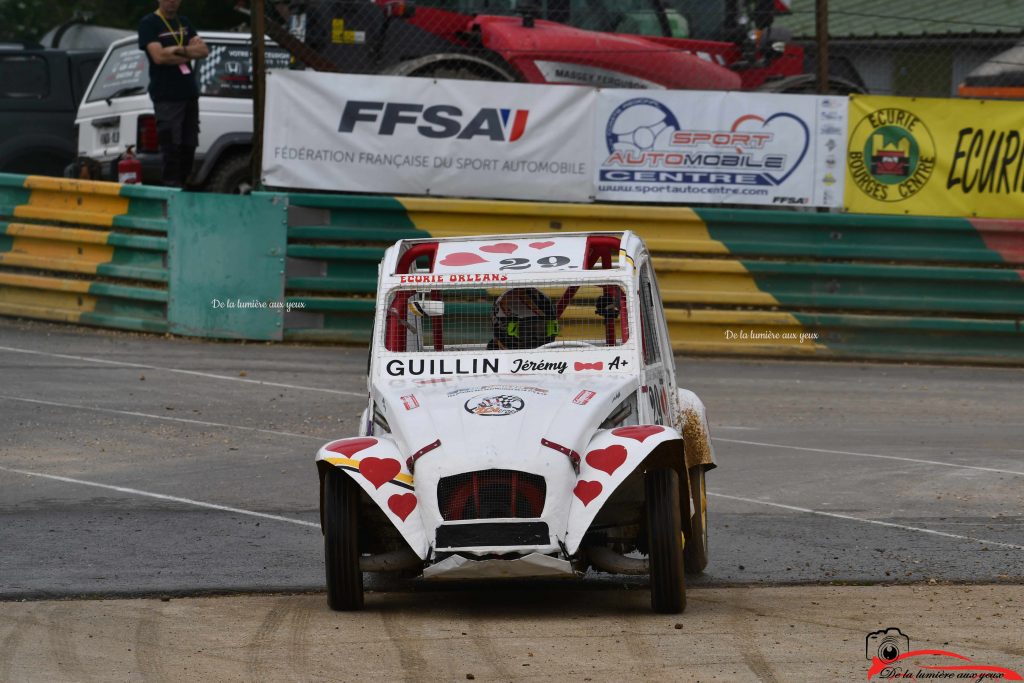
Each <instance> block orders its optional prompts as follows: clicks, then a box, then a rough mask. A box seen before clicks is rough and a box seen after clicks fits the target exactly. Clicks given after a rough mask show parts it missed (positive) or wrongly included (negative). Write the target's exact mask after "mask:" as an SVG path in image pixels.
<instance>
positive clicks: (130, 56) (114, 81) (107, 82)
mask: <svg viewBox="0 0 1024 683" xmlns="http://www.w3.org/2000/svg"><path fill="white" fill-rule="evenodd" d="M208 43H209V46H210V54H209V56H208V57H207V58H206V59H204V60H203V61H201V62H198V63H197V68H196V71H197V73H198V75H199V94H200V95H202V96H204V97H250V98H251V97H252V80H251V78H252V53H251V52H250V50H249V45H248V43H231V42H228V43H217V42H215V41H208ZM265 54H266V62H267V68H268V69H287V68H288V66H289V60H290V56H289V54H288V52H287V51H286V50H284V49H282V48H280V47H277V46H276V45H269V44H268V45H267V49H266V52H265ZM148 85H149V64H148V63H147V60H146V55H145V54H143V52H142V51H141V50H140V49H139V48H138V46H137V45H135V44H134V43H126V44H125V45H122V46H120V47H117V48H115V49H114V50H113V51H112V52H111V53H110V58H109V59H107V61H105V62H104V63H103V66H102V67H100V73H99V76H98V77H97V78H96V84H95V85H94V86H93V88H92V90H91V91H90V92H89V96H88V98H87V99H86V101H87V102H96V101H97V100H105V99H108V98H109V99H116V98H118V97H128V96H131V95H141V94H143V93H145V92H146V87H147V86H148Z"/></svg>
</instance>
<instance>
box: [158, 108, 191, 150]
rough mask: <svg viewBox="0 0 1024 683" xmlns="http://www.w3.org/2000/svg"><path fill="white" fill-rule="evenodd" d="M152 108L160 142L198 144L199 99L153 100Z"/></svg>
mask: <svg viewBox="0 0 1024 683" xmlns="http://www.w3.org/2000/svg"><path fill="white" fill-rule="evenodd" d="M153 109H154V110H155V112H156V132H157V135H158V136H159V138H160V142H161V144H168V143H169V144H172V145H181V146H183V147H198V146H199V100H175V101H172V102H154V103H153Z"/></svg>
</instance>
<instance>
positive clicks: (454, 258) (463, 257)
mask: <svg viewBox="0 0 1024 683" xmlns="http://www.w3.org/2000/svg"><path fill="white" fill-rule="evenodd" d="M477 263H487V259H485V258H482V257H481V256H480V254H471V253H469V252H468V251H457V252H455V253H454V254H448V255H447V256H445V257H444V258H443V259H441V265H442V266H472V265H475V264H477Z"/></svg>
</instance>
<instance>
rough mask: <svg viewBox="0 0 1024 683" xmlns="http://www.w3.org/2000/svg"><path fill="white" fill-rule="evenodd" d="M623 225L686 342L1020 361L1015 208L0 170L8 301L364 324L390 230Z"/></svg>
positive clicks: (328, 334) (675, 333)
mask: <svg viewBox="0 0 1024 683" xmlns="http://www.w3.org/2000/svg"><path fill="white" fill-rule="evenodd" d="M623 229H629V230H633V231H635V232H636V233H638V234H639V235H640V236H642V237H643V238H644V239H645V240H646V242H647V244H648V246H649V247H650V248H651V250H652V252H653V254H654V265H655V268H656V270H657V272H658V275H659V282H660V287H661V290H662V296H663V299H664V301H665V305H666V317H667V319H668V322H669V327H670V333H671V336H672V341H673V345H674V346H675V348H676V349H677V350H679V351H684V352H693V353H710V354H741V355H770V356H806V357H815V358H827V357H836V358H884V359H908V360H921V361H961V360H966V361H972V362H982V363H1003V364H1021V363H1024V325H1022V322H1024V221H1011V220H981V219H973V220H968V219H958V218H921V217H915V218H909V217H899V216H865V215H853V214H821V213H803V212H791V211H767V210H726V209H716V208H701V209H691V208H684V207H664V206H659V207H650V206H622V205H615V206H611V205H570V204H546V203H533V202H530V203H527V202H504V201H502V202H499V201H479V200H446V199H430V198H406V197H385V196H372V197H371V196H355V195H315V194H279V193H254V194H253V195H251V196H248V197H237V196H229V195H204V194H195V193H181V192H178V191H176V190H167V189H163V188H152V187H139V186H121V185H118V184H116V183H96V182H88V181H74V180H61V179H53V178H37V177H32V176H28V177H26V176H11V175H2V174H0V315H16V316H24V317H32V318H41V319H48V320H62V321H68V322H77V323H82V324H91V325H102V326H106V327H115V328H122V329H134V330H147V331H156V332H163V331H169V332H172V333H176V334H184V335H192V336H206V337H220V338H236V339H265V340H279V339H290V340H310V341H327V342H347V343H365V342H366V341H367V340H368V339H369V335H370V331H371V322H372V317H373V312H374V306H375V304H374V294H375V290H376V282H377V264H378V263H379V261H380V258H381V256H382V255H383V252H384V249H385V248H386V247H387V246H388V245H390V244H392V243H394V241H395V240H397V239H403V238H415V237H431V236H433V237H451V236H459V235H479V234H502V233H523V232H525V233H531V232H533V233H547V232H575V231H599V230H623ZM249 303H253V304H254V306H252V307H248V304H249Z"/></svg>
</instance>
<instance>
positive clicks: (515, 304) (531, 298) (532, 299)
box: [487, 287, 558, 351]
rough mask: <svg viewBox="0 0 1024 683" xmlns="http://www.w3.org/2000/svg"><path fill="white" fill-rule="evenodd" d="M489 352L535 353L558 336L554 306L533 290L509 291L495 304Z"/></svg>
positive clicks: (525, 288)
mask: <svg viewBox="0 0 1024 683" xmlns="http://www.w3.org/2000/svg"><path fill="white" fill-rule="evenodd" d="M491 324H492V326H493V328H494V339H492V340H491V342H490V343H489V344H488V345H487V348H488V349H492V350H493V349H505V350H513V351H515V350H519V349H535V348H537V347H538V346H543V345H544V344H550V343H551V342H553V341H554V340H555V337H557V336H558V314H557V313H556V312H555V304H554V303H552V301H551V299H549V298H548V297H547V296H545V295H544V293H543V292H541V291H540V290H539V289H537V288H536V287H516V288H515V289H510V290H508V291H507V292H505V293H504V294H502V295H501V296H500V297H498V298H497V300H496V301H495V302H494V310H493V312H492V313H491Z"/></svg>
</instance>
